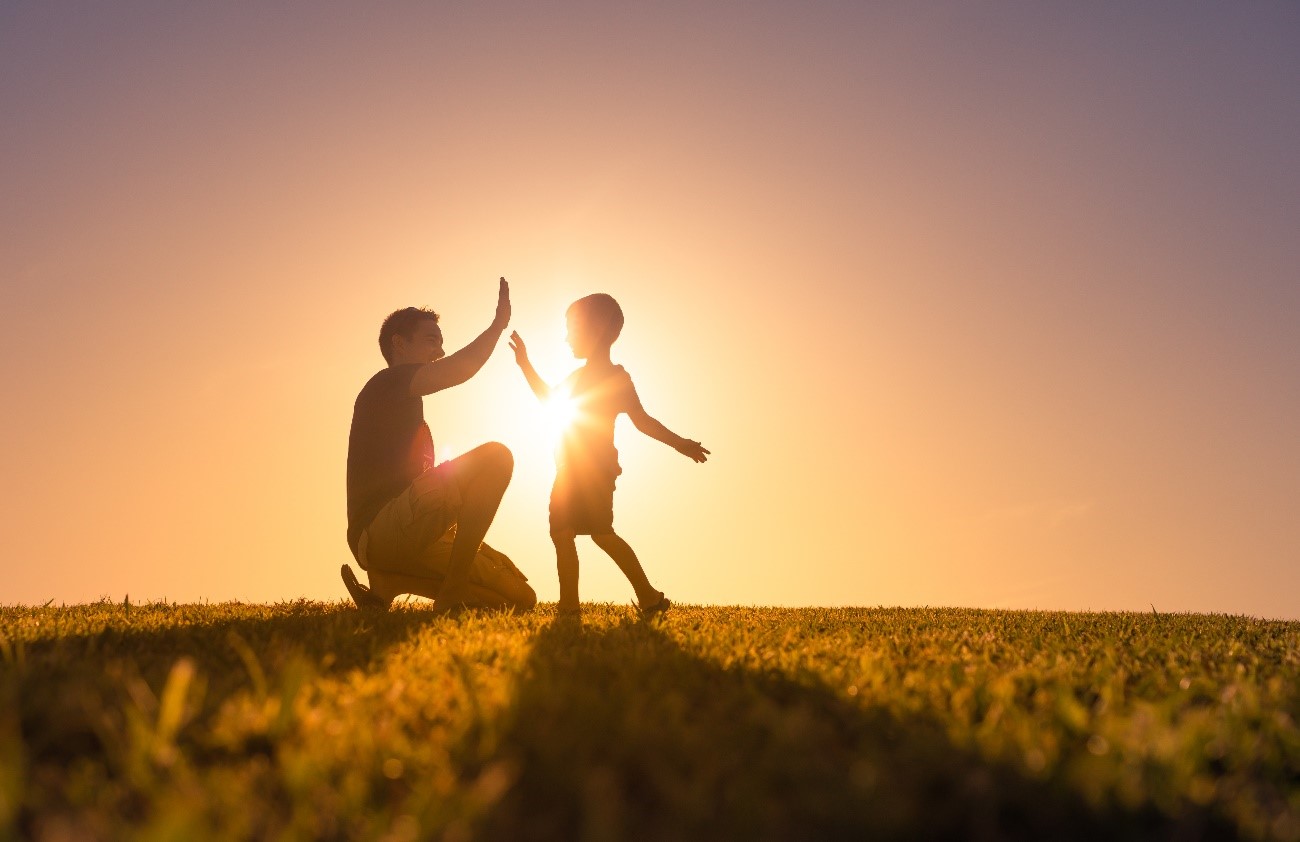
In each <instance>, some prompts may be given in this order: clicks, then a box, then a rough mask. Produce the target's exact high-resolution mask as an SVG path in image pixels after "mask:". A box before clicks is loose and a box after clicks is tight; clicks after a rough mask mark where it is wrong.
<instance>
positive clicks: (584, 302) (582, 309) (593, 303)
mask: <svg viewBox="0 0 1300 842" xmlns="http://www.w3.org/2000/svg"><path fill="white" fill-rule="evenodd" d="M568 312H570V313H574V312H577V313H581V314H582V315H583V317H585V318H586V319H589V320H590V323H591V324H592V325H593V326H594V327H597V328H599V330H600V334H601V336H602V337H603V338H604V339H605V341H607V342H608V343H609V344H611V345H613V344H614V340H615V339H618V335H619V334H620V333H622V332H623V308H622V307H620V306H618V302H617V301H615V300H614V296H612V295H607V294H606V293H603V292H597V293H593V294H592V295H588V296H585V297H583V298H579V299H578V300H577V301H575V302H573V303H572V304H570V305H569V310H568Z"/></svg>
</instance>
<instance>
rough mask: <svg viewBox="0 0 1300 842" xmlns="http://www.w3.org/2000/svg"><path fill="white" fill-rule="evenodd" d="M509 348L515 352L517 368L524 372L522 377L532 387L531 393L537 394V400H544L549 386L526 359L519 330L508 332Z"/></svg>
mask: <svg viewBox="0 0 1300 842" xmlns="http://www.w3.org/2000/svg"><path fill="white" fill-rule="evenodd" d="M510 350H511V351H514V352H515V362H516V363H518V364H519V370H520V371H522V372H523V373H524V379H525V380H527V381H528V385H529V386H530V387H531V388H532V390H533V394H534V395H537V399H538V400H539V401H543V402H545V401H546V399H547V398H549V397H550V396H551V387H550V386H547V385H546V381H545V380H543V379H542V377H541V375H540V374H538V373H537V369H535V368H533V363H532V360H530V359H528V348H527V346H525V345H524V338H523V337H522V336H520V335H519V331H517V330H516V331H511V333H510Z"/></svg>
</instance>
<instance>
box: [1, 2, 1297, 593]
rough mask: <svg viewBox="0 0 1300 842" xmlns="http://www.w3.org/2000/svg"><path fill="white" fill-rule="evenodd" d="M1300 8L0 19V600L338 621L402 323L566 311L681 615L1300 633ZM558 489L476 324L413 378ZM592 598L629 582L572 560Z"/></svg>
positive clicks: (527, 510) (719, 9)
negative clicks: (1142, 614) (627, 411)
mask: <svg viewBox="0 0 1300 842" xmlns="http://www.w3.org/2000/svg"><path fill="white" fill-rule="evenodd" d="M1297 45H1300V5H1297V4H1295V3H1282V2H1260V3H1246V4H1238V3H1220V4H1201V3H1150V4H1136V5H1135V4H1109V3H1076V4H1037V3H1011V2H1008V3H978V4H972V3H953V4H931V3H912V2H900V3H897V4H869V3H816V4H784V3H729V2H728V3H706V4H698V3H681V4H662V3H660V4H637V5H625V4H607V3H596V2H590V3H567V4H560V3H556V4H538V3H519V4H517V5H501V4H451V3H446V4H435V3H428V4H409V5H403V4H380V5H372V4H353V5H333V4H308V5H302V4H293V5H290V4H285V5H282V6H273V5H264V4H188V3H157V4H137V3H113V4H64V3H5V4H3V5H2V6H0V113H3V114H4V118H3V121H2V122H0V197H2V198H0V283H2V284H3V296H2V298H0V352H2V353H0V388H2V389H3V404H2V405H3V410H2V411H0V534H3V536H4V545H3V557H4V558H5V559H6V561H5V563H4V569H5V575H4V578H3V582H2V583H0V603H6V604H7V603H43V602H45V601H46V600H51V599H53V600H54V601H55V602H56V604H57V603H58V602H69V603H72V602H83V601H90V600H95V599H98V598H101V597H108V598H111V599H113V600H117V601H121V600H122V599H123V597H124V596H126V595H127V594H129V595H130V598H131V600H132V602H137V601H145V600H150V599H163V598H166V599H169V600H179V601H182V602H189V601H198V600H203V599H206V600H211V601H218V600H230V599H238V600H243V601H275V600H286V599H296V598H299V597H307V598H311V599H339V598H342V597H344V596H345V592H344V590H343V588H342V585H341V584H340V581H339V578H338V567H339V565H340V564H341V563H343V562H345V561H350V560H351V557H350V555H349V552H348V549H347V546H346V542H345V540H344V535H345V529H346V517H345V497H344V467H345V456H346V447H347V435H348V425H349V421H350V418H351V411H352V402H353V400H354V399H355V397H356V394H357V391H358V390H359V389H360V387H361V386H362V385H363V384H364V383H365V381H366V380H367V379H368V378H369V377H370V376H371V375H372V374H373V373H374V372H375V371H376V370H378V368H380V367H381V366H382V365H383V360H382V359H381V357H380V355H379V351H378V347H377V344H376V336H377V334H378V329H379V324H380V322H381V320H382V319H383V317H384V316H385V315H386V314H387V313H388V312H390V311H391V310H393V309H396V308H398V307H402V306H407V305H425V306H430V307H433V308H434V309H436V310H437V311H438V312H439V313H441V314H442V325H443V330H444V332H445V334H446V337H447V344H448V346H449V347H450V348H455V347H460V346H461V345H463V344H464V343H465V342H468V341H469V340H470V339H472V338H473V337H474V336H476V335H477V334H478V333H479V332H480V331H481V330H482V329H483V328H484V327H486V326H487V324H488V322H489V321H490V320H491V317H492V310H493V305H494V303H495V297H496V278H497V277H498V276H501V275H504V276H506V278H508V279H509V281H510V283H511V288H512V290H513V293H514V313H515V318H514V321H513V323H512V327H513V328H514V329H517V330H518V331H519V332H520V333H521V334H523V336H524V337H525V338H526V339H527V341H528V344H529V348H530V350H531V351H532V355H533V359H534V362H535V363H536V364H537V367H538V369H539V370H540V371H541V373H542V374H543V376H544V377H546V378H547V379H549V380H550V381H552V382H554V381H558V380H560V379H561V378H562V377H563V376H564V375H566V374H567V373H568V372H569V371H570V370H572V368H573V367H574V366H575V365H576V363H575V361H574V360H573V358H572V356H571V355H569V353H568V350H567V348H566V347H565V345H564V343H563V339H564V309H565V307H566V306H567V305H568V303H569V302H571V301H572V300H573V299H575V298H577V297H580V296H582V295H585V294H587V293H590V292H597V291H603V292H608V293H610V294H612V295H614V296H615V297H616V298H617V299H618V300H619V301H620V302H621V304H622V306H623V309H624V311H625V313H626V316H627V325H626V327H625V329H624V333H623V337H622V338H621V339H620V340H619V342H618V343H617V344H616V345H615V346H614V359H615V361H616V362H620V363H622V364H623V365H624V366H626V368H627V369H628V371H629V372H630V373H631V374H632V376H633V378H634V380H635V381H636V383H637V386H638V390H639V392H640V394H641V397H642V400H643V402H644V404H645V406H646V408H647V409H648V410H649V412H650V413H651V414H652V415H654V416H656V417H657V418H659V419H660V420H661V421H663V422H664V423H665V424H667V425H668V427H669V428H671V429H672V430H674V431H676V432H678V433H681V434H683V435H686V436H689V437H690V438H694V439H699V440H701V441H703V443H704V445H705V446H706V447H708V448H710V449H711V450H712V451H713V454H714V455H713V457H712V458H711V459H710V461H709V462H708V463H707V464H704V465H697V464H694V463H692V462H690V461H689V460H687V459H684V458H682V457H681V456H679V455H678V454H676V453H675V452H673V451H672V450H670V449H669V448H666V447H664V446H663V445H661V444H659V443H657V442H654V441H652V440H650V439H648V438H646V437H644V436H641V435H640V434H638V433H637V432H636V430H635V429H633V428H632V426H631V425H630V424H628V423H627V422H626V421H620V426H619V431H618V444H619V448H620V452H621V454H622V462H623V465H624V475H623V476H622V477H621V478H620V480H619V490H618V493H617V495H616V497H615V526H616V528H618V530H619V532H620V534H622V535H623V536H624V537H625V538H627V539H628V540H629V542H630V543H631V544H632V546H633V547H635V548H636V549H637V550H638V552H639V554H640V555H641V558H642V561H643V562H644V564H645V567H646V569H647V571H648V572H649V574H650V576H651V579H652V581H654V582H655V583H656V585H658V586H659V587H660V588H662V589H663V590H665V591H666V592H667V593H668V595H669V596H670V597H672V598H673V599H674V601H679V602H684V603H698V602H707V603H728V604H731V603H745V604H765V605H769V604H770V605H844V604H848V605H882V604H883V605H952V606H973V607H988V608H1044V609H1046V608H1053V609H1056V608H1060V609H1080V610H1082V609H1093V610H1103V609H1133V610H1142V611H1150V610H1151V609H1152V607H1154V608H1155V609H1156V610H1158V611H1160V612H1166V611H1214V612H1230V613H1247V614H1253V615H1260V616H1267V617H1286V618H1300V601H1298V600H1297V599H1296V597H1295V595H1296V594H1300V433H1297V430H1300V329H1297V325H1298V324H1300V233H1298V232H1300V95H1297V91H1298V90H1300V48H1298V47H1297ZM425 414H426V418H427V419H428V420H429V423H430V425H431V427H432V429H433V433H434V438H435V441H436V442H437V445H438V448H439V453H440V457H447V456H452V455H455V454H457V453H459V452H463V451H464V450H466V449H468V448H470V447H472V446H474V445H476V444H478V443H480V442H483V441H486V440H491V439H496V440H500V441H503V442H505V443H506V444H507V445H509V446H510V447H511V449H512V450H513V451H514V453H515V456H516V460H517V466H516V476H515V481H514V482H513V484H512V485H511V487H510V489H509V491H508V492H507V495H506V498H505V501H504V503H503V506H502V509H501V512H500V515H499V517H498V520H497V523H496V524H495V525H494V527H493V529H492V530H491V532H489V535H488V540H489V542H491V543H492V544H493V545H494V546H497V547H498V548H499V549H502V550H504V551H505V552H506V553H508V554H509V555H510V556H511V557H512V558H514V559H515V561H516V563H517V564H518V565H519V566H520V567H521V568H522V569H523V570H524V571H525V572H526V573H527V574H528V575H529V577H530V578H531V580H532V582H533V584H534V586H535V587H536V589H537V591H538V595H539V597H540V598H541V599H543V600H554V599H555V598H556V596H557V594H558V585H557V582H556V577H555V572H554V553H553V550H552V548H551V545H550V541H549V539H548V537H547V515H546V506H547V494H548V490H549V487H550V481H551V476H552V471H553V468H552V461H551V454H550V450H549V444H548V441H547V438H546V435H545V433H544V432H542V431H541V425H542V415H541V412H540V410H539V408H538V407H537V404H536V401H535V400H534V399H533V397H532V395H531V393H530V392H529V390H528V388H527V386H526V385H525V383H524V381H523V378H522V377H521V376H520V375H519V372H518V370H517V369H516V368H515V365H514V363H513V360H512V358H511V355H510V353H509V350H508V349H507V348H506V345H505V342H504V341H503V342H502V343H501V345H500V347H499V349H498V350H497V352H496V353H495V355H494V356H493V358H492V359H491V360H490V361H489V362H488V364H487V366H486V367H485V368H484V369H483V371H482V372H481V374H480V375H479V376H478V377H477V378H475V379H474V380H473V381H471V382H470V383H469V384H467V385H465V386H463V387H460V388H458V389H455V390H453V391H450V392H445V393H441V394H438V395H435V396H432V397H430V398H427V399H426V400H425ZM579 553H580V555H581V558H582V586H581V589H582V596H583V598H584V599H587V600H600V601H616V602H628V601H630V600H631V599H632V595H631V589H630V588H629V587H628V586H627V584H626V582H624V581H623V580H622V578H621V575H620V574H619V573H618V571H617V569H616V568H615V567H614V565H613V563H612V562H611V561H610V560H609V559H608V558H606V557H605V556H604V555H603V554H602V553H600V551H599V550H598V549H596V548H595V547H594V545H592V544H591V543H590V542H589V541H586V540H585V539H580V541H579Z"/></svg>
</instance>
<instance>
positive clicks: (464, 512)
mask: <svg viewBox="0 0 1300 842" xmlns="http://www.w3.org/2000/svg"><path fill="white" fill-rule="evenodd" d="M509 323H510V289H509V287H508V286H507V285H506V281H505V278H502V279H501V287H500V293H499V296H498V299H497V309H496V317H495V318H494V319H493V320H492V324H491V325H490V326H489V327H488V329H487V330H485V331H483V333H482V334H480V335H479V337H478V338H477V339H475V340H474V341H473V342H471V343H469V344H468V345H466V346H465V347H464V348H462V349H461V350H459V351H457V352H456V353H454V354H451V355H450V356H447V355H445V354H444V352H443V347H442V330H441V329H440V328H439V327H438V315H437V314H436V313H434V312H432V311H431V310H423V309H418V308H415V307H408V308H406V309H404V310H398V311H396V312H394V313H392V314H391V315H389V317H388V318H387V319H385V320H384V324H383V326H382V327H381V328H380V331H379V350H380V352H381V353H383V355H384V359H385V361H387V363H388V367H387V368H384V369H383V370H381V371H380V372H379V373H377V374H376V375H375V376H374V377H372V378H370V380H369V381H368V382H367V383H366V385H365V387H364V388H362V390H361V393H360V394H359V395H357V401H356V404H355V406H354V408H353V412H352V430H351V433H350V434H349V437H348V477H347V486H348V546H349V547H351V549H352V554H353V556H354V557H355V558H356V560H357V563H358V564H360V565H361V568H362V569H363V570H365V571H367V573H368V574H369V576H370V587H369V588H367V587H365V586H363V585H362V584H361V583H360V582H358V581H357V578H356V576H355V574H354V573H353V572H352V568H351V567H349V566H348V565H346V564H345V565H343V568H342V571H341V573H342V575H343V582H344V584H345V585H346V586H347V588H348V592H349V593H350V594H351V595H352V598H353V600H354V601H355V602H356V603H357V605H358V606H361V607H384V608H386V607H387V606H388V605H389V604H390V603H391V602H392V601H393V599H394V598H395V597H397V596H398V595H400V594H404V593H413V594H419V595H421V596H427V597H430V598H432V599H433V600H434V610H435V611H452V610H455V609H458V608H463V607H481V608H521V609H527V608H532V607H533V606H534V605H535V604H536V603H537V595H536V594H535V593H534V592H533V589H532V588H531V587H529V585H528V582H527V580H526V578H525V577H524V575H523V574H522V573H520V572H519V570H518V568H516V567H515V566H514V565H513V564H512V563H511V562H510V559H508V558H506V557H505V556H504V555H502V554H501V553H499V552H497V551H496V550H493V549H492V548H491V547H488V546H487V545H486V544H483V537H484V536H485V535H486V534H487V530H488V527H489V526H491V525H492V519H493V518H495V517H496V513H497V507H498V506H499V505H500V503H501V497H502V496H503V495H504V494H505V490H506V486H508V485H509V484H510V476H511V474H512V473H513V471H514V458H513V457H512V456H511V454H510V451H509V449H507V448H506V446H505V445H503V444H500V443H498V442H489V443H487V444H484V445H480V446H479V447H476V448H474V449H473V450H471V451H470V452H468V453H466V454H464V455H463V456H459V457H457V458H455V459H451V460H449V461H447V462H444V463H442V464H441V465H437V466H436V467H435V466H434V464H435V463H434V449H433V435H432V433H431V432H430V431H429V425H428V424H426V423H425V420H424V402H423V400H422V398H423V396H424V395H431V394H433V393H434V392H439V391H442V390H443V389H449V388H451V387H452V386H458V385H460V384H461V383H464V382H465V381H466V380H469V379H470V378H471V377H473V376H474V375H475V374H476V373H478V371H479V369H481V368H482V367H483V364H484V363H486V362H487V359H488V357H489V356H490V355H491V354H492V350H493V348H495V346H496V343H497V341H498V340H499V339H500V338H501V334H502V332H503V331H504V330H505V329H506V326H507V325H508V324H509Z"/></svg>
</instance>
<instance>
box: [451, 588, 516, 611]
mask: <svg viewBox="0 0 1300 842" xmlns="http://www.w3.org/2000/svg"><path fill="white" fill-rule="evenodd" d="M509 607H510V604H509V602H507V601H506V600H505V599H503V598H502V596H501V595H500V594H498V593H495V592H493V591H489V590H487V589H485V588H480V587H476V586H474V585H473V584H462V585H452V586H451V587H447V586H446V585H443V586H442V587H441V588H440V589H439V591H438V595H437V598H436V599H434V601H433V613H435V614H450V615H452V616H458V615H459V614H461V613H462V612H464V611H467V610H471V609H476V608H481V609H488V610H490V609H493V608H509Z"/></svg>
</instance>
